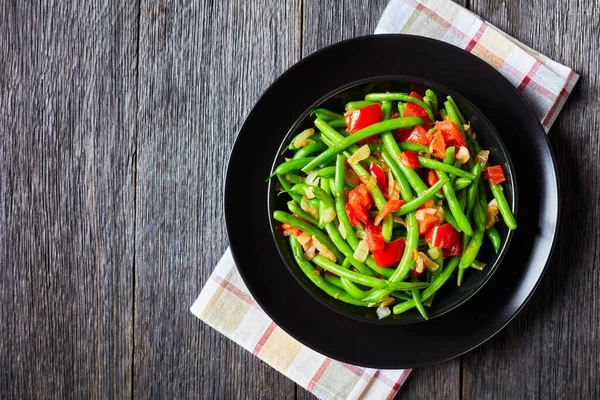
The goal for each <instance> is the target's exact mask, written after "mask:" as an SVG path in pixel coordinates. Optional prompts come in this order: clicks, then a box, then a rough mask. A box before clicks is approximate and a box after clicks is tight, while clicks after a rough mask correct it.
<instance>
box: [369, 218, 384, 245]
mask: <svg viewBox="0 0 600 400" xmlns="http://www.w3.org/2000/svg"><path fill="white" fill-rule="evenodd" d="M365 233H366V238H365V240H366V241H367V245H368V246H369V250H370V251H371V252H373V251H379V250H383V248H384V247H385V241H384V240H383V234H382V233H381V226H376V225H375V224H373V223H372V222H370V221H368V222H367V223H366V224H365Z"/></svg>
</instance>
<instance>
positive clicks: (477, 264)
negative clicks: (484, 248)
mask: <svg viewBox="0 0 600 400" xmlns="http://www.w3.org/2000/svg"><path fill="white" fill-rule="evenodd" d="M486 265H487V264H486V263H482V262H481V261H479V260H475V261H473V264H471V268H475V269H477V270H479V271H483V269H484V268H485V266H486Z"/></svg>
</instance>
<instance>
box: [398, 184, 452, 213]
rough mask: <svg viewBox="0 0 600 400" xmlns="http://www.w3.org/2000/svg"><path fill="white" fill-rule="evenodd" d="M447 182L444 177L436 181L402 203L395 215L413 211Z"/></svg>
mask: <svg viewBox="0 0 600 400" xmlns="http://www.w3.org/2000/svg"><path fill="white" fill-rule="evenodd" d="M446 182H448V181H447V180H445V179H440V180H439V181H437V182H436V183H435V184H434V185H433V186H431V187H430V188H429V189H427V190H425V191H424V192H423V193H421V194H420V195H419V196H417V197H415V198H414V199H412V200H410V201H408V202H406V203H404V204H403V205H402V206H401V207H400V209H399V210H398V212H397V213H396V214H397V215H404V214H408V213H409V212H411V211H415V210H416V209H417V208H419V207H420V206H422V205H423V204H425V202H426V201H427V200H429V199H431V198H432V197H433V196H435V194H436V193H437V191H438V190H440V189H441V188H442V186H444V184H445V183H446Z"/></svg>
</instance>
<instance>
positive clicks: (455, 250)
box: [442, 240, 462, 257]
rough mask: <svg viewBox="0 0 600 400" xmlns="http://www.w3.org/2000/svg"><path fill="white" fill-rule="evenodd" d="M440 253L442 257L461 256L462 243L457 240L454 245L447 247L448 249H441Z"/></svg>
mask: <svg viewBox="0 0 600 400" xmlns="http://www.w3.org/2000/svg"><path fill="white" fill-rule="evenodd" d="M442 255H443V256H444V257H454V256H461V255H462V243H461V241H460V240H459V241H458V243H457V244H455V245H454V246H452V247H450V248H448V249H442Z"/></svg>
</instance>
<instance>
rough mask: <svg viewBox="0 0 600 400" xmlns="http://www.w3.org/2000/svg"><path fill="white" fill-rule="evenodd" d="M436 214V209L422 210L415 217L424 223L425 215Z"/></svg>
mask: <svg viewBox="0 0 600 400" xmlns="http://www.w3.org/2000/svg"><path fill="white" fill-rule="evenodd" d="M436 212H437V209H436V208H422V209H420V210H417V211H416V212H415V216H416V217H417V220H419V221H422V220H424V219H425V214H431V215H435V213H436Z"/></svg>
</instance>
